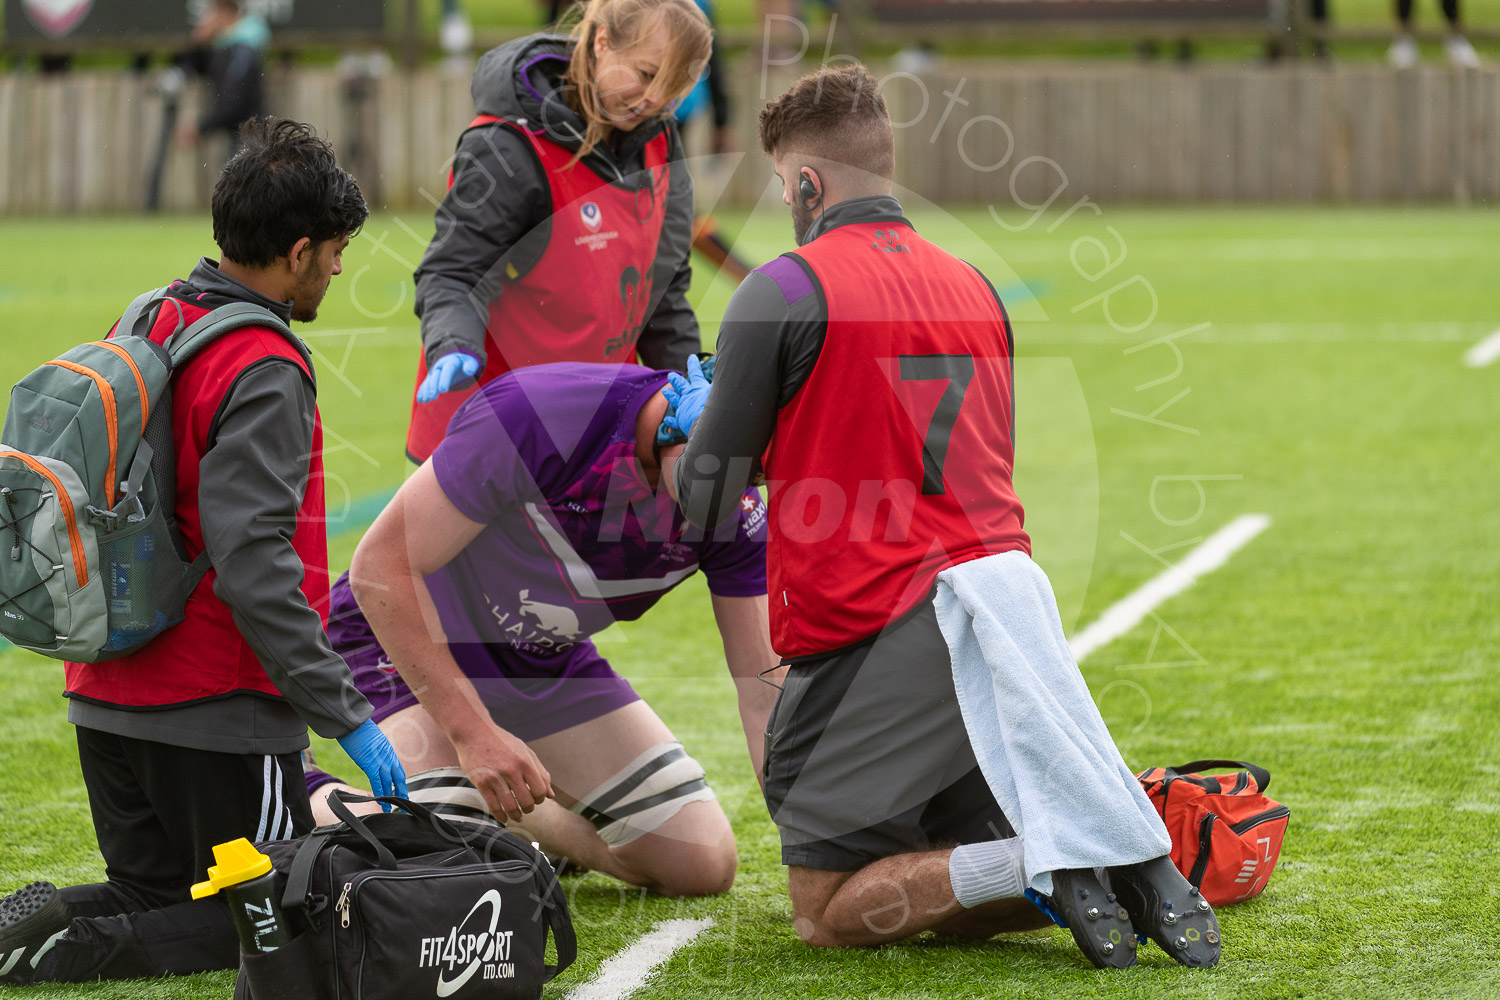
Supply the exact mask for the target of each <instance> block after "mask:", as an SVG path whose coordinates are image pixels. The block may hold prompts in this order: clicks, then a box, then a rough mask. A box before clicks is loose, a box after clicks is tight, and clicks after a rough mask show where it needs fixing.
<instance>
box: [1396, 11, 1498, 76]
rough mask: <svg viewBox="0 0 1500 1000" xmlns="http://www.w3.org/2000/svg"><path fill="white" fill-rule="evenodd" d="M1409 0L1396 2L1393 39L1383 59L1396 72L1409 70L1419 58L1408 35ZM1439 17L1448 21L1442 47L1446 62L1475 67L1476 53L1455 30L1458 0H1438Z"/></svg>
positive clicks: (1415, 41) (1410, 20) (1457, 28)
mask: <svg viewBox="0 0 1500 1000" xmlns="http://www.w3.org/2000/svg"><path fill="white" fill-rule="evenodd" d="M1412 7H1413V0H1396V22H1397V26H1398V27H1397V32H1396V40H1395V41H1393V42H1392V43H1391V48H1390V51H1389V52H1387V53H1386V58H1387V59H1389V60H1390V63H1391V65H1392V66H1394V67H1396V68H1397V69H1410V68H1411V67H1412V66H1415V65H1416V64H1417V60H1418V59H1419V58H1420V57H1421V55H1420V53H1419V52H1418V51H1417V40H1416V38H1415V37H1414V36H1413V35H1412V32H1411V22H1412ZM1442 7H1443V18H1444V20H1446V21H1447V22H1448V37H1447V38H1446V39H1444V40H1443V47H1444V48H1445V49H1447V51H1448V61H1449V62H1451V63H1452V64H1453V65H1455V66H1462V67H1465V68H1469V69H1472V68H1474V67H1476V66H1478V65H1479V54H1478V53H1476V52H1475V51H1474V46H1472V45H1470V44H1469V40H1468V39H1467V38H1465V37H1464V34H1463V30H1462V29H1461V28H1460V27H1459V18H1458V0H1442Z"/></svg>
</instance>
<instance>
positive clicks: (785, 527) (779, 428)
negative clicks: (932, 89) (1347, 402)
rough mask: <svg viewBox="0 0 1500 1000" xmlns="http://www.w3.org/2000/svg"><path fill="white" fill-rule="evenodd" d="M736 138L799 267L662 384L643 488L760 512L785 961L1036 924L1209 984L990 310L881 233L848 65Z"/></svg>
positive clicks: (986, 300)
mask: <svg viewBox="0 0 1500 1000" xmlns="http://www.w3.org/2000/svg"><path fill="white" fill-rule="evenodd" d="M760 130H761V144H762V147H763V149H764V151H765V152H766V153H767V154H768V155H769V156H770V157H771V158H772V161H773V163H774V165H775V170H776V174H777V176H778V178H779V179H780V180H781V182H782V185H783V189H784V195H783V201H784V202H785V203H786V204H787V205H789V206H790V207H791V214H792V223H793V230H794V233H795V235H796V238H797V243H798V246H799V249H798V250H797V251H796V252H795V253H788V254H784V255H783V256H781V257H779V258H777V259H776V260H773V261H771V262H770V263H769V264H766V265H764V266H762V267H760V268H757V269H756V270H755V271H754V272H753V273H752V274H751V275H750V277H749V278H747V279H746V280H745V282H744V283H743V284H741V285H740V287H739V289H738V290H737V291H736V293H735V295H734V297H733V299H732V300H731V301H730V304H729V306H728V308H727V310H726V311H725V314H724V321H723V325H722V327H721V329H720V333H719V343H718V350H719V353H718V355H717V359H716V361H717V364H716V368H715V372H714V376H713V383H712V386H711V387H710V386H709V385H708V384H707V381H706V380H704V379H701V378H697V377H694V376H693V375H692V374H691V373H690V374H689V377H688V378H686V379H683V378H681V377H676V376H674V378H673V380H672V387H671V389H670V390H669V391H668V392H667V397H668V400H669V401H670V402H671V403H673V405H674V407H675V409H676V419H677V425H678V427H679V429H680V430H681V431H682V432H683V433H685V434H687V435H688V441H687V444H686V446H685V450H684V451H683V452H682V454H681V455H680V456H673V455H670V454H667V453H664V454H663V461H664V464H667V463H670V462H672V461H673V460H674V459H675V462H676V465H675V469H674V471H673V475H672V477H671V479H672V486H673V488H675V490H676V491H677V494H678V496H679V499H680V502H681V504H682V507H683V510H684V511H685V512H686V513H687V516H688V517H689V518H691V519H694V520H696V521H699V523H701V524H702V525H703V526H704V527H709V526H712V525H714V524H717V523H719V522H720V521H721V520H723V519H725V518H727V517H728V516H730V515H731V514H732V513H733V511H734V509H735V503H736V501H737V498H738V497H739V496H740V495H741V491H742V490H743V488H744V486H745V485H746V483H747V481H752V480H753V479H754V477H755V476H756V475H757V474H762V475H764V477H765V480H766V482H767V483H768V485H769V491H770V512H769V517H770V536H769V541H768V550H767V565H768V571H769V579H768V591H769V603H770V616H771V637H772V645H773V646H774V647H775V649H776V652H778V653H780V654H781V655H782V656H783V657H785V658H786V660H787V661H788V662H789V663H790V664H791V667H790V670H789V672H788V674H787V678H786V682H785V685H784V687H783V689H782V693H781V696H780V699H779V700H778V702H777V704H776V707H775V708H774V710H773V711H772V714H771V718H770V720H769V723H768V725H767V732H766V755H765V775H764V777H765V782H764V787H765V793H766V802H767V805H768V806H769V808H770V811H771V814H772V817H773V818H774V819H775V821H776V824H777V827H778V829H779V830H780V833H781V842H782V863H783V864H785V865H787V866H789V868H790V872H789V890H790V893H791V900H792V916H793V923H794V925H795V928H796V930H797V932H798V934H799V935H800V936H801V937H802V938H803V939H804V940H805V941H807V942H808V943H810V944H813V945H821V946H830V945H832V946H847V945H875V944H882V943H885V942H888V941H892V940H897V939H900V938H904V937H907V936H909V935H912V934H916V933H918V932H920V931H923V930H929V929H931V930H937V931H939V932H943V933H950V934H958V935H962V936H966V937H977V938H985V937H989V936H991V935H993V934H996V933H1001V932H1005V931H1013V930H1022V929H1028V928H1031V927H1035V926H1038V925H1040V924H1044V923H1045V921H1046V920H1047V919H1048V918H1051V919H1054V920H1056V922H1058V923H1060V924H1062V925H1064V926H1067V927H1068V928H1069V930H1070V931H1071V932H1072V936H1073V939H1074V941H1075V942H1076V943H1077V944H1078V946H1079V948H1080V950H1082V952H1083V953H1084V956H1085V957H1086V958H1087V959H1088V960H1089V961H1090V962H1092V963H1093V964H1094V965H1096V966H1100V967H1111V968H1123V967H1125V966H1129V965H1132V964H1134V962H1135V956H1136V946H1137V934H1141V935H1144V936H1146V937H1149V938H1150V939H1153V940H1155V941H1156V942H1157V943H1158V944H1159V945H1161V946H1162V947H1163V948H1164V949H1166V950H1167V951H1168V953H1169V954H1170V955H1172V957H1173V958H1175V959H1177V960H1178V961H1180V962H1182V963H1183V964H1185V965H1191V966H1207V965H1212V964H1214V962H1216V961H1217V959H1218V954H1219V943H1218V940H1219V939H1218V935H1219V931H1218V925H1217V924H1216V923H1215V921H1214V917H1213V913H1212V910H1211V908H1210V906H1209V904H1208V903H1207V902H1206V901H1203V900H1202V899H1201V898H1199V897H1198V896H1197V895H1196V891H1195V890H1192V889H1191V886H1189V885H1188V883H1187V881H1186V879H1184V878H1183V876H1182V875H1181V874H1180V873H1179V872H1178V871H1177V870H1176V869H1175V868H1174V867H1173V866H1172V864H1171V861H1170V859H1169V858H1168V857H1167V854H1168V852H1169V850H1170V848H1171V841H1170V839H1169V838H1168V836H1167V832H1166V829H1165V827H1163V826H1162V824H1161V821H1160V819H1159V817H1158V816H1157V815H1156V813H1155V810H1154V809H1152V807H1151V805H1150V803H1149V802H1148V801H1147V800H1146V798H1145V795H1144V793H1143V792H1142V791H1141V788H1140V785H1139V783H1138V782H1137V781H1136V780H1135V779H1134V776H1133V775H1132V774H1131V773H1130V770H1129V769H1128V768H1127V767H1126V766H1125V764H1124V762H1123V761H1122V760H1121V758H1120V754H1119V751H1118V750H1117V749H1116V748H1115V746H1114V742H1113V741H1112V739H1111V738H1110V736H1109V733H1108V731H1107V730H1106V729H1105V727H1104V724H1103V721H1102V720H1101V719H1100V717H1099V713H1098V711H1097V709H1096V708H1095V707H1094V703H1093V701H1092V699H1091V698H1090V696H1089V692H1088V689H1087V687H1086V685H1085V684H1084V682H1083V679H1082V676H1081V674H1080V673H1079V670H1078V667H1077V664H1076V663H1075V662H1074V661H1073V659H1072V657H1071V655H1070V654H1069V652H1068V647H1067V642H1066V640H1065V638H1064V637H1063V634H1062V627H1061V623H1060V621H1059V619H1058V613H1057V609H1056V604H1055V601H1054V599H1053V595H1052V588H1051V584H1050V583H1049V582H1048V580H1047V578H1046V576H1045V574H1043V572H1042V571H1041V570H1040V569H1039V568H1038V567H1037V566H1036V564H1035V563H1033V562H1032V561H1031V558H1030V550H1031V542H1030V539H1029V538H1028V536H1027V534H1026V532H1025V530H1024V529H1023V527H1022V524H1023V513H1022V507H1021V502H1020V500H1019V499H1017V496H1016V492H1015V489H1014V487H1013V485H1012V482H1011V476H1012V470H1013V466H1014V388H1013V365H1012V357H1013V346H1012V337H1011V328H1010V322H1009V319H1008V317H1007V316H1006V313H1005V309H1004V307H1003V306H1002V305H1001V303H1000V299H999V297H998V295H997V294H996V293H995V290H994V287H993V286H992V285H991V284H990V282H989V281H988V280H987V279H986V278H985V277H984V275H982V274H981V273H980V272H979V271H977V270H976V269H975V268H973V267H972V266H970V265H969V264H967V263H965V262H964V261H962V260H959V259H958V258H957V257H954V256H952V255H951V254H948V253H946V252H945V251H943V250H942V249H940V248H939V247H937V246H935V245H933V244H932V243H929V242H928V241H927V240H925V239H923V238H922V237H921V236H920V235H919V234H918V233H917V231H916V230H915V229H914V228H913V226H912V224H911V223H910V222H909V221H908V220H907V219H906V218H905V217H904V215H903V214H902V208H901V205H900V203H899V202H898V201H897V200H896V198H895V197H894V196H893V193H892V192H893V180H892V178H893V174H894V144H893V139H892V126H891V123H890V118H889V116H888V114H887V112H886V108H885V104H884V101H883V100H882V99H881V97H880V96H879V88H878V86H877V84H876V83H875V81H874V79H873V78H871V77H870V76H869V74H868V73H866V72H865V70H864V69H863V67H859V66H853V67H846V68H841V69H837V70H828V69H825V70H822V71H819V72H817V73H814V74H810V75H809V76H807V77H804V78H803V79H801V80H799V81H798V82H797V83H795V84H793V86H792V88H791V89H790V90H789V91H788V92H787V93H785V94H783V95H781V96H780V97H778V98H776V99H774V100H772V101H771V103H770V104H769V105H768V106H767V108H766V109H765V111H764V112H763V113H762V115H761V119H760ZM954 845H958V846H956V847H955V846H954ZM1028 900H1030V901H1028ZM1033 903H1035V904H1036V906H1035V907H1033V905H1032V904H1033ZM1038 910H1040V911H1041V912H1038ZM1044 914H1045V916H1044Z"/></svg>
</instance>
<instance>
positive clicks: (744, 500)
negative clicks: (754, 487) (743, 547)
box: [740, 493, 766, 538]
mask: <svg viewBox="0 0 1500 1000" xmlns="http://www.w3.org/2000/svg"><path fill="white" fill-rule="evenodd" d="M740 510H741V511H742V512H743V516H744V522H745V534H746V535H748V536H749V537H751V538H754V537H755V535H756V533H757V532H759V531H760V529H761V528H763V527H765V525H766V505H765V504H764V503H761V499H760V497H759V496H758V495H756V494H754V493H746V494H745V495H744V496H742V497H740Z"/></svg>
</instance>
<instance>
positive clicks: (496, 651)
mask: <svg viewBox="0 0 1500 1000" xmlns="http://www.w3.org/2000/svg"><path fill="white" fill-rule="evenodd" d="M328 639H329V641H330V642H332V643H333V649H334V652H336V653H338V654H339V655H340V656H342V657H343V658H344V662H345V663H347V664H349V669H350V670H351V671H353V673H354V686H355V687H356V688H358V689H359V691H360V693H361V694H363V695H364V696H365V697H366V698H368V699H369V700H370V704H371V705H373V706H374V707H375V713H374V715H373V716H371V717H372V718H373V719H374V720H375V721H376V722H383V721H385V720H386V719H388V718H390V717H391V716H392V715H395V714H396V713H397V712H399V711H401V710H402V709H404V708H410V707H411V706H412V705H416V704H418V701H417V696H416V695H414V694H412V692H411V688H409V687H407V686H406V682H405V681H404V680H402V679H401V675H400V674H398V673H397V672H396V669H395V668H394V667H393V666H391V662H390V658H389V657H387V656H386V655H385V650H383V649H381V648H380V643H379V641H378V640H376V638H375V633H374V632H373V631H372V630H371V629H370V623H369V622H367V621H366V620H365V616H364V613H363V612H361V611H360V610H359V605H358V603H356V602H355V600H354V593H353V591H351V590H350V589H349V574H347V573H345V574H344V575H343V576H341V577H339V578H338V580H337V582H335V583H334V585H333V589H332V593H331V594H330V595H329V608H328ZM448 651H449V652H450V653H452V654H453V658H454V659H455V660H457V661H458V665H459V667H461V668H462V669H463V672H464V674H465V675H466V676H467V677H468V678H469V680H470V681H472V682H473V684H474V689H475V690H476V691H477V692H478V693H479V699H480V701H482V702H483V703H484V705H485V707H486V708H488V709H489V710H490V718H492V719H494V720H495V724H496V725H497V726H499V727H500V728H501V729H504V730H505V731H506V732H509V733H511V734H512V735H514V736H515V737H517V738H518V739H521V740H526V741H530V740H534V739H539V738H540V737H543V736H551V735H552V734H553V733H557V732H561V731H562V730H564V729H568V728H570V727H572V726H576V725H580V724H581V723H584V722H589V721H591V720H593V719H597V718H599V717H600V716H601V715H606V714H608V713H610V712H613V711H614V710H615V709H617V708H621V707H623V706H625V705H628V704H630V703H631V702H633V701H640V698H641V696H640V695H638V694H636V693H635V689H634V688H632V687H631V686H630V682H629V681H627V680H625V678H623V677H621V676H620V675H619V674H617V673H615V672H614V669H613V668H611V667H610V665H609V662H608V661H607V660H605V659H604V657H602V656H600V655H599V650H598V649H597V648H595V646H594V644H593V643H592V642H589V641H588V640H584V641H582V642H578V643H575V644H574V645H573V646H571V647H570V648H568V649H567V650H564V651H562V652H559V653H556V654H553V655H549V656H534V655H531V654H528V653H525V652H523V651H521V650H518V649H516V648H514V647H512V646H506V645H502V644H500V643H455V644H452V645H450V646H449V647H448Z"/></svg>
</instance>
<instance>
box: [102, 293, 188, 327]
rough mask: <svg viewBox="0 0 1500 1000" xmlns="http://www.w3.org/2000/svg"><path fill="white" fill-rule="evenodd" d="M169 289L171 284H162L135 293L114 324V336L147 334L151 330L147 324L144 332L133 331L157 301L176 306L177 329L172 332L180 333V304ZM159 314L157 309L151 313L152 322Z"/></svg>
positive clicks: (181, 321) (181, 318)
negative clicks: (137, 293) (147, 290)
mask: <svg viewBox="0 0 1500 1000" xmlns="http://www.w3.org/2000/svg"><path fill="white" fill-rule="evenodd" d="M171 290H172V286H171V285H163V286H162V287H160V288H153V289H152V290H151V291H149V292H142V293H141V294H139V295H137V296H136V297H135V298H134V299H133V300H132V301H131V303H130V305H128V306H126V307H125V312H124V314H123V315H121V316H120V319H119V321H118V322H117V323H116V324H115V330H114V333H115V336H117V337H144V336H146V335H147V334H149V333H150V332H151V329H150V327H149V326H148V327H147V329H146V330H145V331H144V332H142V333H139V334H138V333H136V332H135V328H136V326H137V325H138V324H139V323H140V321H141V318H142V317H143V316H145V315H146V314H147V312H148V311H149V310H150V309H151V307H152V306H153V305H156V304H157V303H158V302H160V303H162V305H163V306H165V304H166V303H168V302H170V303H172V305H173V306H175V307H176V308H177V329H176V330H175V331H174V332H173V335H174V336H175V335H176V334H177V333H180V332H181V331H182V328H183V325H184V324H183V317H182V304H181V303H179V302H178V301H177V300H176V299H174V298H172V297H171V296H170V295H168V294H167V293H168V292H170V291H171ZM159 315H160V312H159V311H157V312H153V313H151V321H152V324H154V323H155V322H156V318H157V317H158V316H159Z"/></svg>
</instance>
